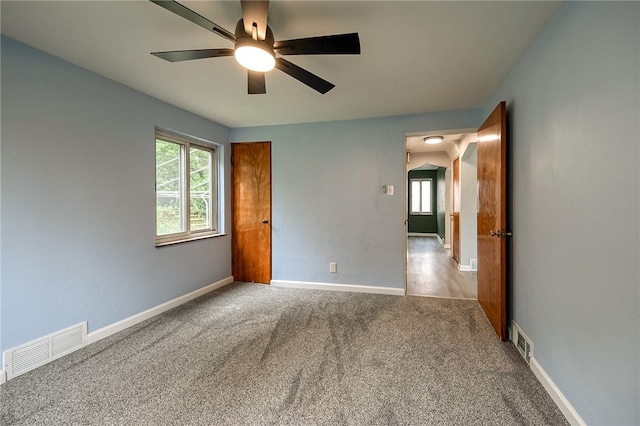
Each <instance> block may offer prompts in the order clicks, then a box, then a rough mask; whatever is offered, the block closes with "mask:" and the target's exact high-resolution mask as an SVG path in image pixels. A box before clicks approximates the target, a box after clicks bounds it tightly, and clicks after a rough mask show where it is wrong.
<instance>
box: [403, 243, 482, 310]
mask: <svg viewBox="0 0 640 426" xmlns="http://www.w3.org/2000/svg"><path fill="white" fill-rule="evenodd" d="M407 240H408V242H407V249H408V252H409V253H408V255H409V257H408V262H407V295H410V296H431V297H449V298H456V299H477V298H478V292H477V290H478V284H477V272H461V271H459V270H458V267H457V265H456V262H455V260H453V258H452V257H450V256H449V253H448V252H447V250H445V249H444V248H443V247H442V244H440V241H438V239H437V238H435V237H408V239H407Z"/></svg>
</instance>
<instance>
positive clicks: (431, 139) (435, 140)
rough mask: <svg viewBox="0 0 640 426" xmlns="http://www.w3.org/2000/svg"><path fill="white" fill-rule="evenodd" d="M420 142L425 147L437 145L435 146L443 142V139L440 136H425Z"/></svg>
mask: <svg viewBox="0 0 640 426" xmlns="http://www.w3.org/2000/svg"><path fill="white" fill-rule="evenodd" d="M422 140H423V141H424V143H426V144H427V145H437V144H439V143H441V142H442V141H443V140H444V137H442V136H425V137H424V138H422Z"/></svg>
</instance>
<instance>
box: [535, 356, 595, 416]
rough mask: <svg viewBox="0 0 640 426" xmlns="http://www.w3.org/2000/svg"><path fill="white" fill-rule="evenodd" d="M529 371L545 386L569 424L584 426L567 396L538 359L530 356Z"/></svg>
mask: <svg viewBox="0 0 640 426" xmlns="http://www.w3.org/2000/svg"><path fill="white" fill-rule="evenodd" d="M530 366H531V371H533V374H535V376H536V377H537V378H538V380H539V381H540V383H542V386H543V387H544V388H545V390H546V391H547V393H548V394H549V395H550V396H551V399H553V401H554V402H555V403H556V405H557V406H558V408H559V409H560V411H561V412H562V414H564V416H565V417H566V418H567V421H568V422H569V424H571V425H576V426H586V423H585V421H584V420H582V417H580V415H579V414H578V412H577V411H576V410H575V408H573V406H572V405H571V403H570V402H569V401H568V400H567V398H566V397H565V396H564V395H563V393H562V392H561V391H560V389H558V387H557V386H556V384H555V383H553V380H551V377H549V375H548V374H547V372H546V371H544V369H543V368H542V366H541V365H540V364H539V363H538V361H537V360H536V359H535V358H534V357H531V364H530Z"/></svg>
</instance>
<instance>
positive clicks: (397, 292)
mask: <svg viewBox="0 0 640 426" xmlns="http://www.w3.org/2000/svg"><path fill="white" fill-rule="evenodd" d="M271 285H272V286H274V287H284V288H305V289H310V290H329V291H350V292H354V293H375V294H391V295H394V296H404V288H396V287H374V286H369V285H357V284H333V283H318V282H309V281H286V280H271Z"/></svg>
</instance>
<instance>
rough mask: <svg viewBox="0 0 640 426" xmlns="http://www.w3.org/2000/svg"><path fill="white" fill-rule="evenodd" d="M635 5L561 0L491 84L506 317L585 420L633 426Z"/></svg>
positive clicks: (639, 278) (638, 321) (638, 78)
mask: <svg viewBox="0 0 640 426" xmlns="http://www.w3.org/2000/svg"><path fill="white" fill-rule="evenodd" d="M639 9H640V3H638V2H629V3H611V2H598V3H591V2H567V3H565V4H564V5H563V6H562V8H561V9H560V11H559V12H558V13H557V15H556V16H554V17H553V19H552V20H551V22H550V23H549V25H548V27H547V28H546V29H545V30H544V31H543V32H542V33H541V35H540V36H539V37H538V38H537V39H536V40H535V42H534V43H533V45H532V46H531V47H530V49H529V50H528V51H527V53H526V54H525V55H524V56H523V57H522V58H521V60H520V61H519V62H518V64H517V66H516V67H515V68H514V70H513V71H512V72H511V73H510V75H509V76H508V78H507V79H506V80H505V81H504V82H503V83H502V84H501V86H500V87H499V89H498V90H497V92H496V93H495V95H494V96H493V98H492V100H491V101H490V102H488V104H487V105H486V106H487V109H486V112H487V113H488V112H489V110H490V109H491V108H493V107H494V106H495V105H496V104H497V102H498V101H499V100H506V101H507V105H508V115H509V116H510V120H509V127H510V129H511V139H512V143H513V147H512V152H513V181H514V182H513V183H514V189H513V198H514V217H513V219H514V221H513V222H514V223H513V232H514V237H513V244H514V248H513V254H514V279H513V286H514V287H513V292H514V294H513V299H514V312H513V315H514V318H515V320H516V322H517V323H518V325H520V326H521V327H522V329H523V330H524V332H525V333H526V334H527V335H528V336H529V337H530V338H531V339H532V340H533V343H534V345H535V352H534V356H535V359H537V360H538V361H539V363H540V364H541V365H542V367H543V368H544V369H545V371H546V372H547V373H548V374H549V375H550V376H551V378H552V380H553V381H554V382H555V384H556V385H557V386H558V387H559V388H560V390H561V391H562V392H563V393H564V395H565V396H566V397H567V398H568V399H569V401H570V402H571V404H572V405H573V406H574V408H576V409H577V411H578V413H579V414H580V415H581V416H582V418H583V419H584V420H585V421H586V422H587V423H588V424H594V425H595V424H607V425H612V424H619V425H622V424H625V425H631V424H636V425H637V424H639V423H640V415H639V412H638V411H639V405H640V404H639V401H640V395H639V392H638V386H639V383H640V369H639V367H638V362H639V359H640V350H639V346H640V329H639V328H640V317H639V313H638V312H639V309H640V295H639V286H640V271H639V263H640V252H639V249H640V243H639V239H640V238H639V218H640V208H639V194H640V185H639V172H638V170H640V164H639V146H640V142H639V141H640V131H639V117H640V108H639V102H640V70H639V64H640V58H639V51H640V31H639V29H638V27H639V22H640V10H639Z"/></svg>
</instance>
